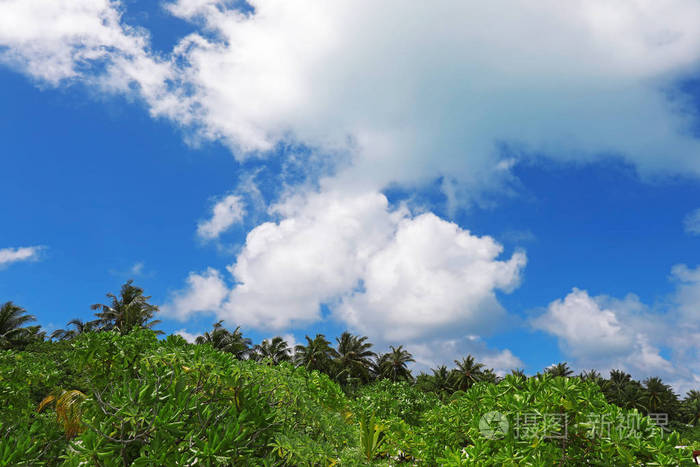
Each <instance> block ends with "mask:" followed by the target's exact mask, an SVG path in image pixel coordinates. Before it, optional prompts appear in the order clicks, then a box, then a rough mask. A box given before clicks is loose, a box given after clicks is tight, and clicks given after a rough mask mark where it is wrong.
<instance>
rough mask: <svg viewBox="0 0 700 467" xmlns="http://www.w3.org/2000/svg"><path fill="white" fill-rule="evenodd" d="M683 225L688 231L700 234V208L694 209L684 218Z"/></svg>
mask: <svg viewBox="0 0 700 467" xmlns="http://www.w3.org/2000/svg"><path fill="white" fill-rule="evenodd" d="M683 226H684V227H685V231H686V233H688V234H690V235H700V208H698V209H696V210H695V211H692V212H691V213H689V214H688V215H687V216H686V217H685V219H683Z"/></svg>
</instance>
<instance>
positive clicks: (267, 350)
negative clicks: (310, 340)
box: [254, 336, 292, 365]
mask: <svg viewBox="0 0 700 467" xmlns="http://www.w3.org/2000/svg"><path fill="white" fill-rule="evenodd" d="M254 352H255V357H256V360H264V359H269V360H270V361H271V362H272V363H273V364H274V365H279V364H280V363H281V362H288V361H290V360H291V359H292V355H291V354H292V349H290V348H289V345H287V341H286V340H284V339H283V338H282V337H280V336H277V337H273V338H272V340H267V339H264V340H263V341H262V342H261V343H260V344H258V345H256V346H255V349H254Z"/></svg>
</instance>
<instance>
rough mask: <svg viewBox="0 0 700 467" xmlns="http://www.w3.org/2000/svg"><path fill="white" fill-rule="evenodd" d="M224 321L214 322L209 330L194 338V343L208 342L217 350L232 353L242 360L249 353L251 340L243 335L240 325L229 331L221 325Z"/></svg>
mask: <svg viewBox="0 0 700 467" xmlns="http://www.w3.org/2000/svg"><path fill="white" fill-rule="evenodd" d="M223 322H224V321H223V320H221V321H218V322H216V323H214V329H212V331H211V332H205V333H204V334H203V335H201V336H197V339H195V343H196V344H210V345H211V346H212V347H214V348H215V349H217V350H221V351H223V352H228V353H232V354H233V355H234V356H235V357H236V358H237V359H239V360H244V359H245V358H247V357H248V355H249V354H250V351H251V350H250V346H251V344H252V342H251V340H250V339H248V338H247V337H243V333H242V332H241V329H240V326H239V327H237V328H236V329H234V330H233V332H231V331H229V330H228V329H226V328H225V327H224V326H223V324H222V323H223Z"/></svg>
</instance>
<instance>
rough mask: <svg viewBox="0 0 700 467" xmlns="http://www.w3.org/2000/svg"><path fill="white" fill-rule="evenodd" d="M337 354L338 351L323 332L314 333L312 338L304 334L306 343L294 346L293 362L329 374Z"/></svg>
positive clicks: (310, 369)
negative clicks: (314, 335)
mask: <svg viewBox="0 0 700 467" xmlns="http://www.w3.org/2000/svg"><path fill="white" fill-rule="evenodd" d="M337 356H338V353H337V352H336V351H335V349H334V348H333V347H331V343H330V342H329V341H328V340H327V339H326V336H324V335H323V334H316V337H314V338H313V339H311V338H310V337H309V336H306V345H303V344H298V345H297V346H296V347H294V360H295V363H296V364H297V365H298V366H303V367H304V368H306V369H307V370H309V371H312V370H317V371H321V372H323V373H328V374H330V372H331V369H332V367H333V359H334V358H336V357H337Z"/></svg>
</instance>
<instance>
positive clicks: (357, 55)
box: [0, 0, 700, 204]
mask: <svg viewBox="0 0 700 467" xmlns="http://www.w3.org/2000/svg"><path fill="white" fill-rule="evenodd" d="M252 5H253V7H254V13H251V14H243V13H240V12H237V11H236V10H232V9H230V4H229V2H226V1H224V0H209V1H207V0H179V1H176V2H172V3H169V4H167V8H168V10H169V11H170V12H171V14H173V15H175V16H178V17H180V18H183V19H186V20H189V21H193V22H194V23H195V25H197V26H198V27H199V32H197V33H194V34H190V35H188V36H187V37H184V38H182V40H181V41H180V42H179V43H178V45H177V46H176V47H175V48H174V50H173V52H172V53H171V54H169V55H164V56H162V57H160V56H155V55H154V54H153V53H152V52H151V51H150V50H149V46H148V34H147V33H146V32H145V31H144V30H141V29H135V28H131V27H129V26H128V25H126V24H124V23H123V21H122V20H121V17H120V9H121V4H120V3H119V2H117V1H108V0H6V1H5V2H3V3H2V4H0V46H4V47H5V51H4V52H3V58H4V60H5V61H6V62H10V63H12V64H13V65H14V66H15V67H17V68H19V69H21V70H23V71H24V72H26V73H27V74H29V75H31V76H33V77H35V78H37V79H39V80H41V81H43V82H46V83H49V84H57V83H60V82H62V80H76V79H83V80H86V81H88V82H89V83H95V84H96V85H98V86H99V87H101V88H102V89H108V90H111V91H117V92H129V93H133V92H134V90H133V88H134V87H136V88H137V89H138V92H139V93H140V94H141V96H142V97H143V98H144V99H145V100H146V102H147V104H148V105H149V106H150V110H151V113H152V114H153V115H154V116H165V117H168V118H170V119H172V120H174V121H175V122H177V123H178V124H183V125H186V126H190V127H191V128H193V129H195V130H196V131H197V133H198V134H199V135H200V136H201V137H205V138H211V139H216V140H222V141H224V142H226V143H228V144H229V145H230V146H231V147H232V148H234V149H235V150H236V155H237V156H238V157H241V158H243V157H248V156H249V155H250V154H260V151H262V152H263V153H264V152H265V151H268V150H271V149H273V148H275V147H276V145H277V144H278V143H280V142H285V143H302V144H304V145H306V146H309V147H312V148H315V149H317V150H319V151H320V152H323V153H324V154H331V155H336V156H339V155H343V157H342V158H340V160H342V164H343V166H344V167H345V170H342V171H341V172H342V173H341V174H340V175H339V176H338V177H337V179H336V180H335V183H337V184H340V185H342V184H345V183H349V184H357V183H358V181H360V180H361V181H362V183H366V184H367V185H368V187H370V188H373V189H381V188H383V187H385V186H386V185H387V184H388V183H391V182H399V183H406V184H412V183H420V182H422V181H426V180H432V179H434V178H435V177H438V176H445V177H446V180H445V183H444V187H445V190H446V193H447V194H448V195H449V196H450V197H451V200H452V202H455V201H456V202H458V203H460V204H462V203H464V202H465V199H467V198H473V197H474V196H476V194H475V192H474V191H473V189H475V188H476V189H478V188H484V187H493V186H498V184H499V183H501V182H502V181H503V180H504V177H505V179H507V177H508V171H509V167H511V166H512V164H513V161H514V160H515V159H514V157H520V156H517V155H518V154H520V155H521V156H522V155H523V154H544V155H546V156H548V157H551V158H555V159H559V160H567V161H568V160H575V161H581V160H583V161H588V160H592V159H595V158H598V157H603V156H604V155H609V154H619V155H620V156H622V157H624V158H625V159H626V160H628V161H629V162H631V163H632V164H635V165H636V166H637V167H638V168H639V169H640V170H641V171H642V172H643V173H646V174H651V173H666V172H674V173H679V172H680V173H695V174H698V173H700V158H698V153H699V152H700V151H699V149H700V144H699V142H698V140H697V139H696V138H694V137H693V136H692V134H691V132H690V131H689V129H690V126H691V123H692V119H693V118H694V115H695V112H694V111H693V110H692V104H691V103H690V101H689V100H686V99H685V98H684V97H683V96H682V95H680V94H679V93H678V92H674V91H673V89H674V88H673V86H674V84H675V82H676V80H678V79H680V78H684V77H686V76H688V75H689V74H690V73H691V72H692V71H693V70H694V69H695V66H696V64H697V63H698V60H699V59H700V30H699V29H698V28H697V27H696V25H697V23H698V21H700V4H698V3H697V2H695V1H694V0H670V1H668V2H649V1H643V0H626V1H620V2H614V3H611V2H609V1H606V0H588V1H578V0H577V1H573V2H569V3H567V4H566V5H563V4H562V3H561V2H559V1H556V0H544V1H540V2H528V1H525V0H515V1H512V2H509V3H508V7H507V8H504V7H503V5H500V4H497V3H489V2H480V3H474V2H452V1H445V2H438V3H431V4H427V3H423V2H411V3H410V4H406V2H400V1H398V0H396V1H387V2H383V3H382V5H381V6H378V5H377V4H376V2H370V1H337V2H321V3H319V2H293V3H291V2H286V1H281V0H256V1H253V2H252ZM503 145H506V146H508V147H510V148H512V149H513V150H514V154H510V155H509V156H508V157H507V159H505V160H502V158H501V155H499V150H498V148H499V147H501V146H503ZM464 187H469V188H470V189H469V190H465V189H464Z"/></svg>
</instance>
